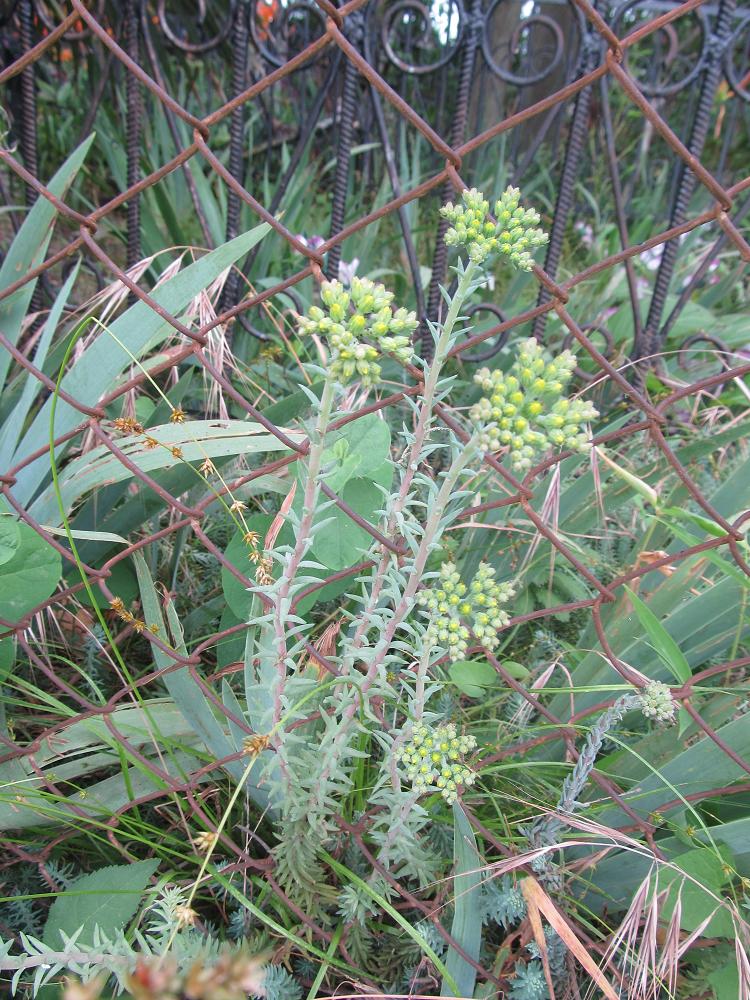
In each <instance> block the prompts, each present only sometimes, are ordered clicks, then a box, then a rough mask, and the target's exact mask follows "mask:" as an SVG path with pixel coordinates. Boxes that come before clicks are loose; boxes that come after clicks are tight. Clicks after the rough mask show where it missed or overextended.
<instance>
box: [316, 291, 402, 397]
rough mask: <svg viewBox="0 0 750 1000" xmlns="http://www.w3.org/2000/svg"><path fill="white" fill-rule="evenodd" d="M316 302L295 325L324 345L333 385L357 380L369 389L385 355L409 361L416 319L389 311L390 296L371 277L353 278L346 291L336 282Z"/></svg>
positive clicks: (374, 382) (374, 381)
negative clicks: (314, 335) (314, 334)
mask: <svg viewBox="0 0 750 1000" xmlns="http://www.w3.org/2000/svg"><path fill="white" fill-rule="evenodd" d="M320 297H321V300H322V303H323V306H322V307H321V306H312V308H311V309H310V310H309V312H308V314H307V316H301V317H300V320H299V322H300V327H301V329H302V332H303V333H317V334H319V335H320V336H323V337H325V338H326V340H327V341H328V345H329V347H330V349H331V358H330V361H329V364H328V370H329V373H330V375H331V377H332V378H334V379H335V380H336V381H338V382H341V383H346V382H349V381H351V379H353V378H356V377H359V378H360V379H361V381H362V384H363V385H366V386H373V385H376V384H377V383H378V381H379V380H380V374H381V370H380V365H379V363H378V359H379V358H380V357H381V356H382V355H383V354H392V355H394V356H395V357H397V358H398V359H399V360H401V361H404V362H406V363H408V362H409V361H411V359H412V357H413V354H414V351H413V348H412V337H411V335H412V334H413V332H414V330H415V329H416V328H417V317H416V314H415V313H413V312H408V311H407V310H406V309H403V308H401V309H396V310H394V309H393V308H392V307H391V302H392V301H393V292H389V291H387V290H386V288H385V287H384V286H383V285H380V284H376V283H375V282H374V281H370V279H369V278H354V279H353V281H352V285H351V288H350V289H348V290H347V289H345V288H344V286H343V285H342V284H341V282H340V281H326V282H324V283H323V285H322V287H321V290H320Z"/></svg>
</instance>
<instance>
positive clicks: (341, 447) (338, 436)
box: [323, 413, 391, 493]
mask: <svg viewBox="0 0 750 1000" xmlns="http://www.w3.org/2000/svg"><path fill="white" fill-rule="evenodd" d="M326 445H327V447H326V449H325V451H324V452H323V468H324V469H326V470H327V471H328V475H327V476H326V480H325V481H326V485H327V486H330V488H331V489H332V490H334V491H335V492H336V493H339V492H340V491H341V489H342V488H343V487H344V486H345V485H346V483H348V482H349V480H350V479H354V478H355V477H356V478H358V479H372V478H374V476H375V473H377V472H378V470H379V469H380V467H381V466H382V465H383V463H384V462H386V461H387V460H388V458H389V457H390V453H391V432H390V430H389V428H388V424H387V423H386V422H385V421H384V420H382V419H381V418H380V417H379V416H378V415H377V413H368V414H366V415H365V416H364V417H360V419H359V420H356V421H354V422H353V423H350V424H346V425H345V426H344V427H342V428H341V429H340V430H338V431H334V432H333V433H332V434H329V435H328V436H327V437H326Z"/></svg>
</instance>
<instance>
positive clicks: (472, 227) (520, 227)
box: [440, 187, 549, 271]
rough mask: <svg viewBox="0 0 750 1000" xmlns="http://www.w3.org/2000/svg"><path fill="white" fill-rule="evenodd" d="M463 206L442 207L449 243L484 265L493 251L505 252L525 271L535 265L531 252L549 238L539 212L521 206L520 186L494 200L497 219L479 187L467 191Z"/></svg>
mask: <svg viewBox="0 0 750 1000" xmlns="http://www.w3.org/2000/svg"><path fill="white" fill-rule="evenodd" d="M461 198H462V199H463V205H453V204H452V203H451V202H449V203H448V204H447V205H444V206H443V208H441V209H440V212H441V215H443V216H444V217H445V218H446V219H447V220H448V221H449V222H450V223H451V228H450V229H449V230H448V232H447V233H446V234H445V242H446V243H447V244H448V246H464V247H466V249H467V251H468V253H469V257H471V259H472V260H474V261H476V262H477V263H478V264H481V263H482V261H484V260H486V259H487V258H488V257H489V256H490V254H493V253H501V254H504V255H505V256H506V257H508V259H509V260H510V262H511V263H512V264H515V266H516V267H518V268H520V269H521V270H522V271H530V270H531V269H532V267H533V266H534V259H533V257H532V256H531V251H532V250H533V249H534V248H535V247H540V246H544V244H545V243H546V242H547V240H548V239H549V237H548V236H547V234H546V233H545V232H543V231H542V230H541V229H539V228H537V227H538V225H539V213H538V212H537V211H535V210H534V209H533V208H526V209H524V208H521V207H520V205H519V202H520V200H521V192H520V191H519V190H518V188H514V187H509V188H506V189H505V192H504V193H503V195H502V197H501V198H500V199H499V200H498V201H496V202H495V219H496V220H497V221H496V222H493V221H492V219H491V218H490V214H489V211H490V205H489V202H488V201H487V200H486V199H485V198H484V196H483V195H482V194H481V192H479V191H477V189H476V188H472V189H471V190H470V191H464V192H463V194H462V195H461Z"/></svg>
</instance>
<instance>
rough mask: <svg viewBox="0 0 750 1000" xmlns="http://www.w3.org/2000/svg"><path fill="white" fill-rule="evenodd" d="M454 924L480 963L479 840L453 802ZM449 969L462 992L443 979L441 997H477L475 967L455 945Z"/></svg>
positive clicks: (448, 959) (453, 928)
mask: <svg viewBox="0 0 750 1000" xmlns="http://www.w3.org/2000/svg"><path fill="white" fill-rule="evenodd" d="M453 823H454V827H453V857H454V862H455V864H454V875H453V900H454V902H453V924H452V926H451V937H452V938H453V939H454V940H455V941H456V943H457V944H458V945H460V946H461V948H462V949H463V950H464V951H465V952H466V954H467V955H468V956H469V957H470V958H472V959H474V961H475V962H478V961H479V951H480V949H481V947H482V915H481V909H480V907H479V893H480V891H481V885H482V867H483V865H482V859H481V858H480V856H479V851H478V850H477V841H476V838H475V836H474V831H473V830H472V828H471V824H470V823H469V821H468V820H467V818H466V816H465V815H464V812H463V810H462V809H461V806H460V805H459V804H458V803H457V802H454V803H453ZM445 967H446V969H447V971H448V973H449V975H450V976H451V977H452V978H453V979H454V980H455V983H456V985H457V986H458V992H457V993H454V990H453V984H452V983H451V982H450V981H449V979H448V976H446V977H444V979H443V987H442V989H441V991H440V995H441V996H444V997H446V996H459V997H473V996H474V987H475V985H476V979H477V973H476V969H475V968H474V966H473V965H471V964H470V963H469V962H467V961H466V959H465V958H464V957H463V955H460V954H459V953H458V952H457V951H456V949H455V948H453V946H451V947H449V948H448V953H447V955H446V957H445Z"/></svg>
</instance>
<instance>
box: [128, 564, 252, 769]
mask: <svg viewBox="0 0 750 1000" xmlns="http://www.w3.org/2000/svg"><path fill="white" fill-rule="evenodd" d="M133 560H134V562H135V571H136V575H137V577H138V586H139V588H140V592H141V604H142V605H143V616H144V618H145V620H146V624H147V625H148V626H149V628H151V627H154V628H156V629H158V635H159V636H160V637H161V639H162V641H167V643H168V640H167V629H166V627H165V624H164V619H163V617H162V613H161V607H160V604H159V598H158V596H157V593H156V587H155V586H154V581H153V580H152V578H151V574H150V573H149V570H148V566H147V565H146V560H145V559H144V558H143V554H142V553H141V552H135V553H133ZM167 614H168V615H169V626H170V629H171V631H172V635H173V636H174V638H175V651H176V652H177V653H179V654H180V655H181V656H187V650H186V649H185V645H184V642H183V641H182V631H181V629H180V625H179V621H178V619H177V616H176V614H175V612H174V608H173V606H172V604H171V602H170V603H169V604H168V605H167ZM153 654H154V662H155V663H156V666H157V667H158V668H159V669H160V670H163V669H165V668H167V667H174V662H175V661H174V659H173V657H171V656H170V655H169V654H168V653H164V652H162V650H160V649H159V648H158V647H157V646H154V647H153ZM164 686H165V687H166V689H167V690H168V691H169V693H170V694H171V696H172V697H173V698H174V700H175V704H176V705H177V707H178V708H179V709H180V711H181V712H182V713H183V715H184V716H185V718H186V719H187V721H188V722H189V723H190V724H191V725H192V727H193V729H194V730H195V735H196V736H197V737H198V739H200V740H201V741H202V742H203V743H205V745H206V746H207V747H208V748H209V749H210V750H211V752H212V753H213V754H214V755H215V756H216V757H217V758H219V759H221V758H222V757H229V756H231V754H232V752H233V751H232V746H231V744H230V742H229V740H228V739H227V737H226V734H225V733H224V731H223V729H222V727H221V725H220V724H219V722H218V721H217V719H216V716H215V715H214V713H213V710H212V708H211V706H210V704H209V703H208V701H207V699H206V696H205V695H204V694H203V692H202V691H201V689H200V687H199V686H198V685H197V684H196V683H195V681H194V680H193V679H192V677H191V676H190V673H189V670H188V668H187V667H180V668H179V669H178V670H170V671H168V672H167V673H166V674H165V675H164ZM227 770H228V771H230V773H231V774H232V775H233V776H234V777H241V776H242V773H243V771H244V770H245V769H244V767H243V766H242V764H241V762H238V761H232V762H231V763H229V764H228V765H227Z"/></svg>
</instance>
